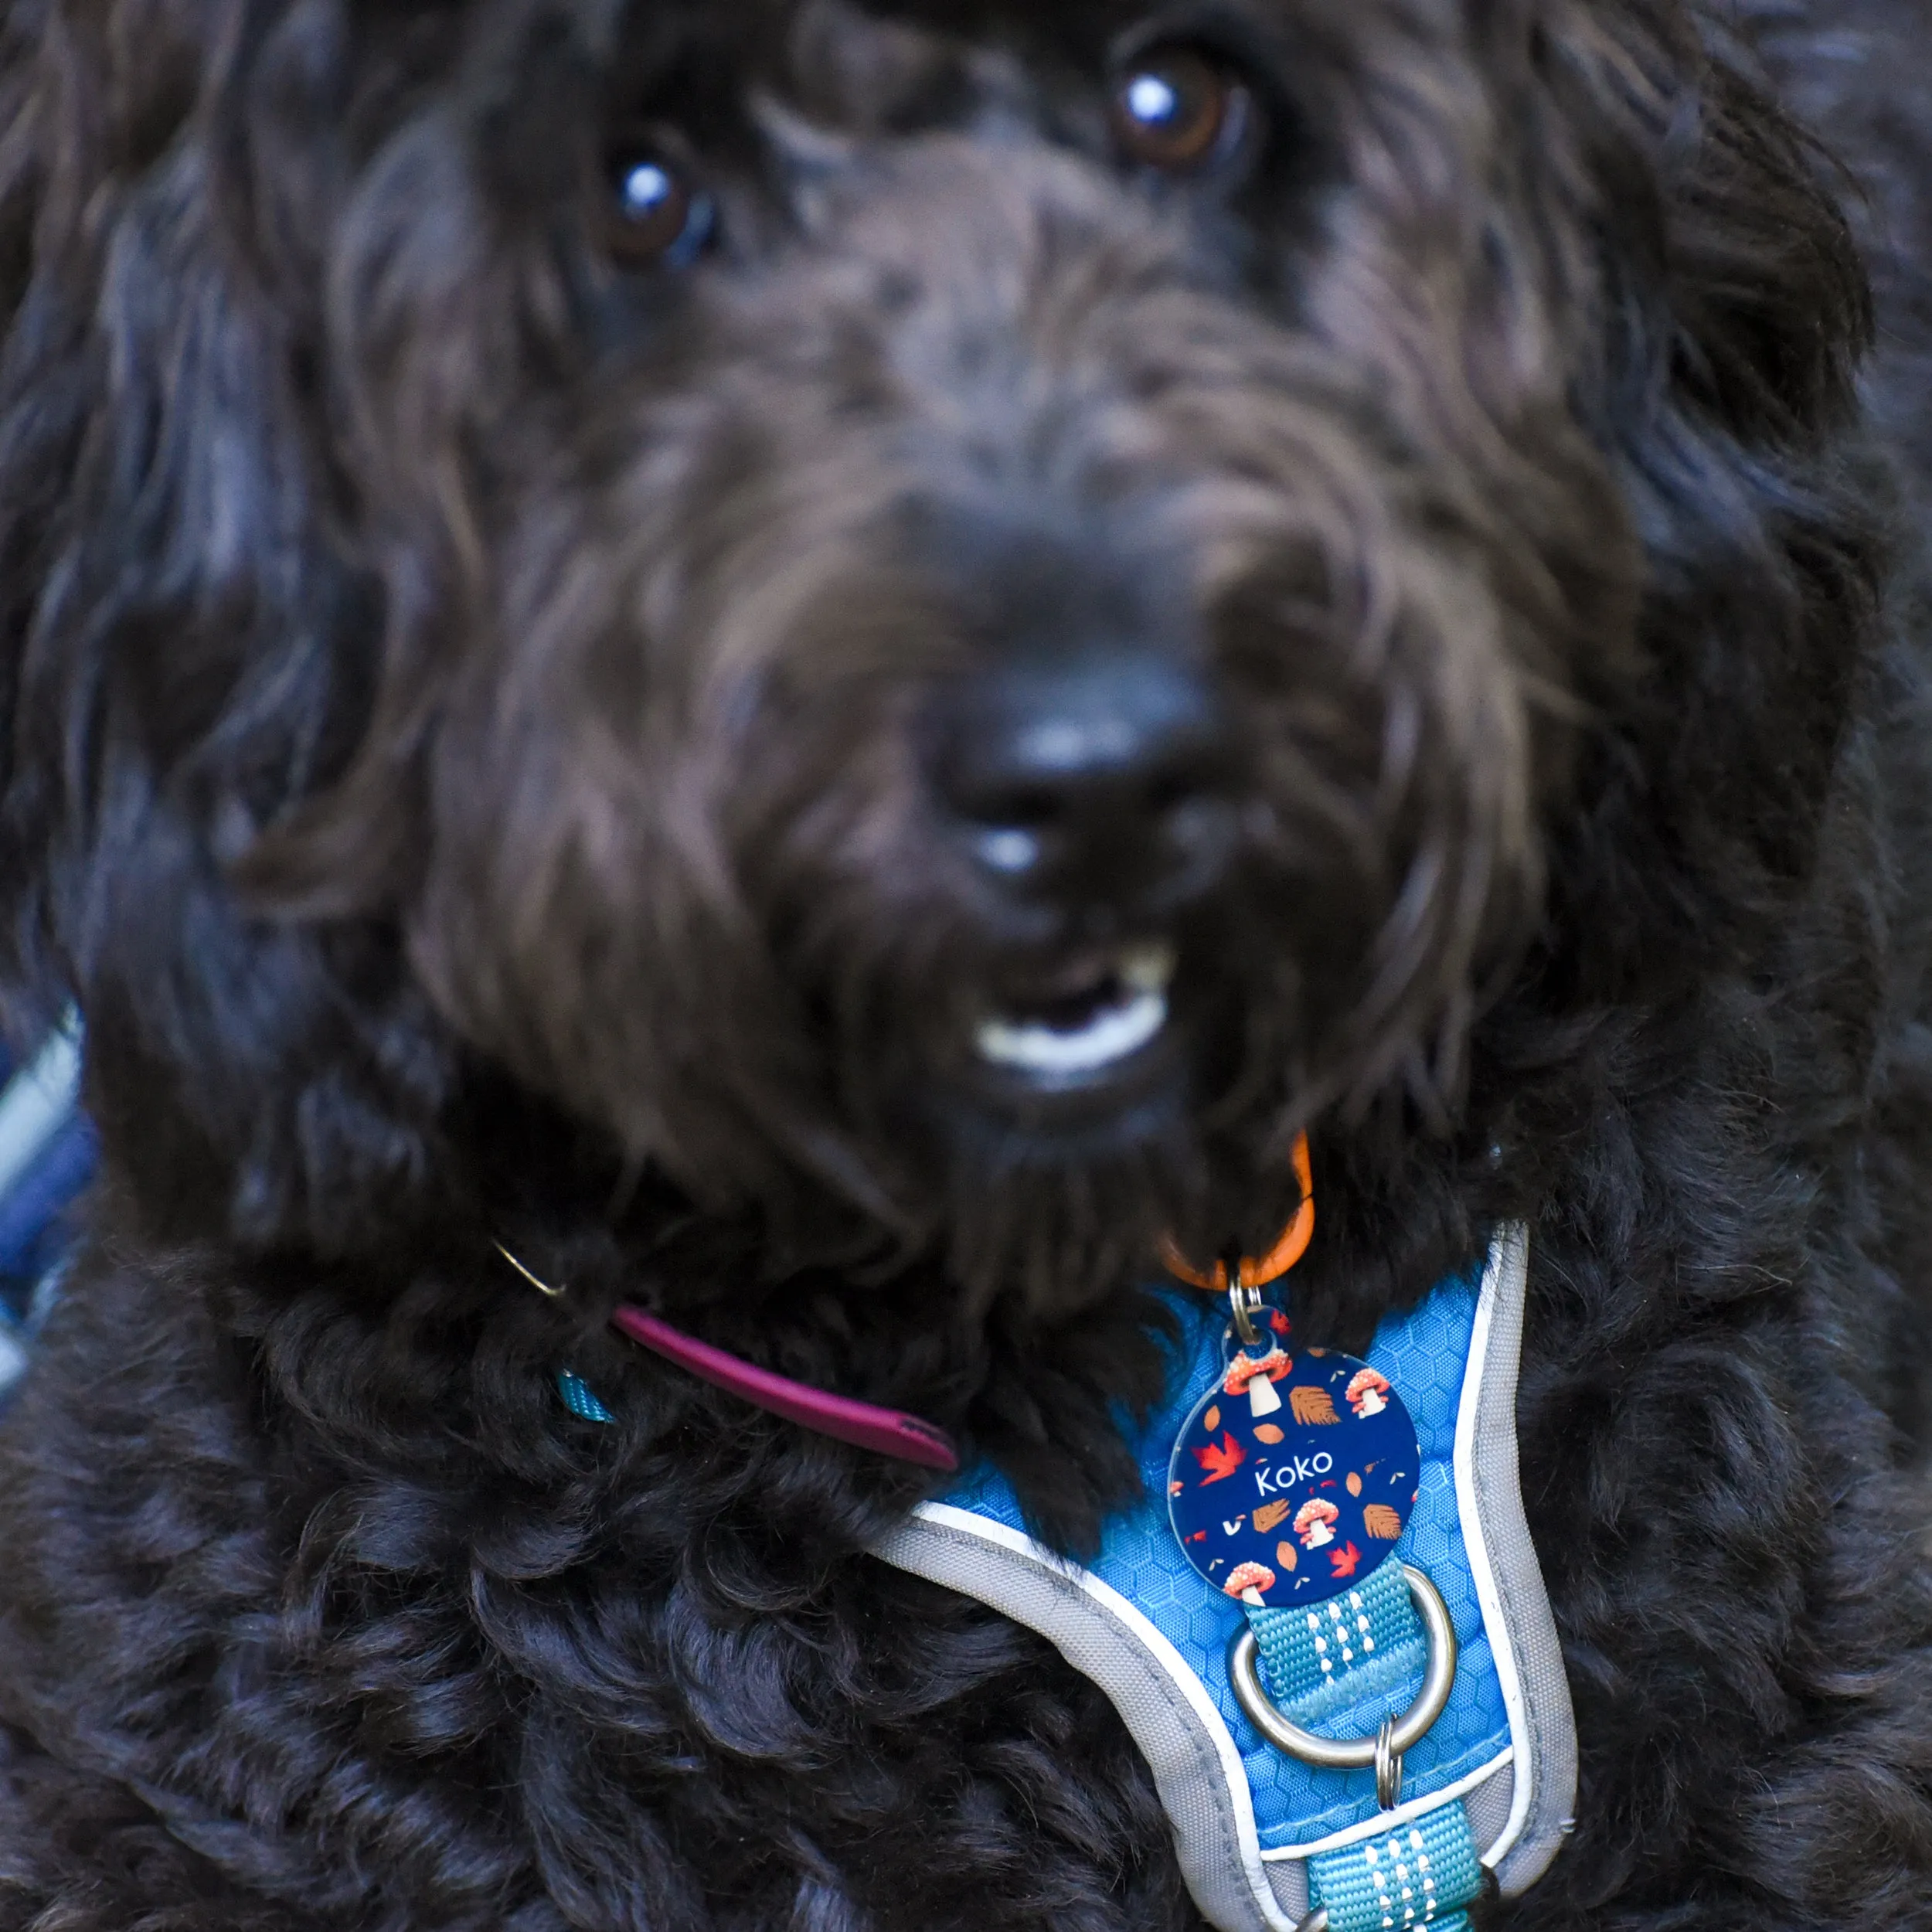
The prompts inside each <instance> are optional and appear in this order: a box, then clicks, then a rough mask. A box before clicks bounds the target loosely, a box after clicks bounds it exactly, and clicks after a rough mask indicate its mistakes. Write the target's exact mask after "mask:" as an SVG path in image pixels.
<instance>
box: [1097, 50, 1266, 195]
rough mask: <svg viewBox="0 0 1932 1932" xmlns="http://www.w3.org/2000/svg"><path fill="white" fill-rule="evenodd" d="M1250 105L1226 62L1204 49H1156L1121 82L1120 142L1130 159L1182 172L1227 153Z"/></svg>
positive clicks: (1116, 109) (1116, 105)
mask: <svg viewBox="0 0 1932 1932" xmlns="http://www.w3.org/2000/svg"><path fill="white" fill-rule="evenodd" d="M1247 107H1248V97H1247V89H1246V88H1245V87H1243V86H1242V85H1241V83H1240V81H1238V80H1236V78H1235V77H1234V76H1233V74H1232V73H1230V71H1229V70H1228V68H1227V66H1226V63H1223V62H1221V61H1218V60H1215V59H1214V58H1213V56H1211V55H1209V54H1206V53H1202V52H1201V51H1200V50H1199V49H1198V48H1194V47H1184V46H1162V47H1155V48H1152V49H1150V50H1149V51H1148V52H1147V53H1144V54H1141V55H1139V56H1137V57H1136V58H1135V59H1134V60H1133V61H1132V62H1131V63H1130V64H1129V65H1128V66H1127V68H1126V69H1125V70H1124V71H1123V72H1122V73H1121V76H1120V77H1119V79H1118V80H1117V82H1116V83H1115V85H1114V100H1113V121H1114V140H1115V141H1116V142H1117V144H1118V145H1119V148H1120V150H1121V153H1122V154H1123V155H1125V156H1126V157H1127V158H1128V160H1130V161H1136V162H1141V164H1142V165H1145V166H1147V167H1150V168H1164V169H1165V170H1167V171H1168V172H1170V173H1179V172H1184V171H1185V170H1186V169H1189V168H1199V167H1200V166H1202V165H1203V164H1204V163H1206V162H1210V161H1213V160H1216V159H1217V158H1219V157H1220V156H1221V155H1225V154H1226V152H1227V151H1228V150H1229V148H1230V147H1231V146H1232V145H1233V143H1234V142H1235V141H1236V140H1237V139H1239V138H1240V132H1241V127H1242V123H1243V121H1244V119H1245V118H1246V116H1247Z"/></svg>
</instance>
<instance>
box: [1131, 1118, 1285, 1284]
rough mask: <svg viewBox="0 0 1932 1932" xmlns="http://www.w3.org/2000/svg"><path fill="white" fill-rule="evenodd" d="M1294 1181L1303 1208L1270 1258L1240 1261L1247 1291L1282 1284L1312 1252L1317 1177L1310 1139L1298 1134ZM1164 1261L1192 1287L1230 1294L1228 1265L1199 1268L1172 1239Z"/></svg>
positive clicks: (1163, 1248)
mask: <svg viewBox="0 0 1932 1932" xmlns="http://www.w3.org/2000/svg"><path fill="white" fill-rule="evenodd" d="M1293 1159H1294V1177H1295V1179H1297V1180H1298V1181H1299V1182H1301V1206H1299V1207H1298V1208H1297V1209H1295V1211H1294V1219H1293V1220H1291V1222H1290V1223H1288V1225H1287V1226H1286V1227H1285V1228H1284V1229H1283V1230H1281V1239H1280V1240H1278V1241H1277V1242H1276V1243H1275V1244H1274V1247H1271V1248H1270V1249H1269V1250H1268V1251H1267V1253H1266V1254H1264V1255H1261V1256H1260V1257H1256V1256H1254V1255H1251V1254H1244V1255H1243V1256H1242V1257H1241V1261H1240V1284H1239V1285H1240V1286H1241V1287H1244V1288H1264V1287H1267V1284H1269V1283H1270V1281H1280V1280H1281V1277H1282V1276H1283V1275H1284V1274H1287V1271H1288V1270H1289V1269H1291V1267H1294V1264H1296V1262H1298V1261H1299V1260H1301V1257H1302V1256H1303V1255H1304V1254H1306V1253H1308V1243H1309V1242H1310V1241H1311V1240H1314V1238H1315V1175H1314V1173H1313V1171H1312V1170H1311V1168H1310V1166H1309V1165H1308V1135H1307V1134H1296V1136H1295V1137H1294V1155H1293ZM1161 1259H1162V1261H1163V1262H1165V1264H1166V1265H1167V1268H1168V1273H1170V1274H1173V1275H1175V1277H1178V1278H1179V1280H1181V1281H1185V1282H1186V1283H1187V1284H1189V1286H1190V1287H1196V1288H1206V1289H1207V1290H1209V1291H1210V1292H1211V1293H1213V1294H1226V1292H1227V1291H1228V1287H1229V1282H1228V1265H1227V1264H1226V1262H1225V1261H1217V1262H1216V1263H1215V1264H1214V1266H1213V1268H1212V1269H1204V1268H1197V1267H1195V1266H1194V1264H1192V1262H1191V1261H1189V1260H1188V1258H1187V1257H1186V1256H1185V1255H1184V1254H1183V1253H1182V1252H1181V1250H1179V1248H1178V1247H1175V1245H1174V1243H1173V1241H1172V1240H1171V1239H1170V1240H1165V1241H1163V1242H1162V1243H1161Z"/></svg>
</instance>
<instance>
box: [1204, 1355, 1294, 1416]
mask: <svg viewBox="0 0 1932 1932" xmlns="http://www.w3.org/2000/svg"><path fill="white" fill-rule="evenodd" d="M1293 1367H1294V1362H1293V1361H1292V1360H1291V1359H1290V1358H1289V1357H1288V1356H1287V1355H1285V1354H1284V1353H1283V1352H1282V1351H1281V1349H1270V1350H1269V1351H1268V1352H1267V1354H1266V1355H1236V1357H1235V1358H1234V1359H1233V1361H1232V1362H1230V1363H1229V1364H1228V1373H1227V1379H1226V1381H1225V1382H1223V1383H1222V1384H1221V1393H1223V1395H1228V1396H1238V1395H1240V1393H1242V1391H1243V1389H1245V1390H1246V1391H1247V1398H1248V1410H1249V1412H1250V1414H1253V1415H1257V1416H1271V1415H1273V1414H1274V1412H1275V1410H1277V1409H1278V1408H1280V1407H1281V1397H1280V1396H1278V1395H1277V1394H1276V1393H1274V1385H1275V1383H1277V1382H1279V1381H1280V1380H1281V1378H1282V1377H1283V1376H1284V1375H1286V1374H1287V1372H1288V1371H1289V1370H1290V1369H1292V1368H1293Z"/></svg>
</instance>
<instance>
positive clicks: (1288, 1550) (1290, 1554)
mask: <svg viewBox="0 0 1932 1932" xmlns="http://www.w3.org/2000/svg"><path fill="white" fill-rule="evenodd" d="M1274 1560H1275V1561H1276V1562H1277V1563H1279V1564H1280V1565H1281V1567H1282V1568H1283V1569H1284V1570H1292V1569H1294V1566H1295V1565H1296V1563H1298V1562H1299V1561H1300V1560H1301V1559H1300V1558H1299V1557H1298V1556H1296V1554H1295V1550H1294V1544H1293V1543H1277V1544H1276V1545H1275V1546H1274Z"/></svg>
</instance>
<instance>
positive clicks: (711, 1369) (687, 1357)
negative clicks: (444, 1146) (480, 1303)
mask: <svg viewBox="0 0 1932 1932" xmlns="http://www.w3.org/2000/svg"><path fill="white" fill-rule="evenodd" d="M496 1251H497V1253H498V1254H500V1255H502V1257H503V1258H504V1260H506V1261H507V1262H509V1264H510V1266H511V1267H513V1268H515V1270H516V1271H517V1273H518V1274H520V1275H522V1277H523V1278H524V1280H525V1281H527V1282H529V1284H530V1286H531V1287H533V1288H535V1289H536V1290H537V1291H539V1293H540V1294H546V1295H548V1296H549V1297H550V1298H551V1299H552V1300H553V1301H556V1300H560V1299H561V1298H562V1297H563V1289H561V1288H556V1287H552V1286H551V1285H550V1284H549V1282H547V1281H545V1280H544V1279H543V1277H542V1276H541V1275H540V1274H534V1273H532V1271H531V1270H529V1268H526V1267H525V1266H524V1265H523V1264H522V1262H521V1261H519V1260H518V1259H517V1258H516V1257H515V1255H514V1254H512V1253H511V1252H510V1250H509V1249H508V1248H506V1247H505V1246H504V1245H503V1243H502V1242H501V1241H499V1242H498V1243H496ZM611 1327H612V1328H615V1329H616V1330H617V1332H619V1333H620V1334H621V1335H628V1336H629V1337H630V1338H631V1340H632V1341H633V1342H637V1343H638V1345H640V1346H641V1347H643V1348H646V1349H649V1350H650V1351H651V1353H652V1354H653V1355H662V1356H663V1357H664V1359H665V1361H667V1362H675V1363H676V1364H677V1365H678V1366H679V1368H681V1369H684V1370H685V1371H686V1372H688V1373H689V1374H692V1375H694V1376H697V1377H698V1379H699V1380H700V1381H702V1382H708V1383H710V1384H711V1385H712V1386H713V1388H717V1389H726V1390H727V1391H728V1392H729V1393H731V1394H733V1395H734V1396H743V1398H744V1400H746V1401H747V1402H749V1403H754V1404H755V1405H756V1406H757V1407H759V1408H760V1409H769V1410H770V1411H771V1413H773V1414H774V1416H783V1417H784V1418H785V1419H786V1420H787V1421H788V1422H795V1423H798V1426H799V1427H801V1429H810V1430H815V1432H816V1433H817V1434H819V1435H821V1436H833V1437H837V1438H838V1440H839V1441H841V1442H849V1443H851V1444H853V1445H854V1446H855V1447H857V1448H860V1449H871V1450H875V1451H877V1452H878V1454H880V1455H882V1456H895V1457H896V1458H898V1459H899V1461H901V1462H916V1463H917V1464H920V1467H921V1468H927V1469H943V1470H944V1471H946V1473H947V1475H951V1474H952V1473H953V1472H954V1471H955V1470H957V1468H958V1467H959V1451H958V1450H957V1449H956V1448H955V1447H954V1446H953V1439H952V1437H951V1436H949V1435H947V1433H946V1431H945V1430H944V1429H940V1428H937V1427H935V1426H934V1424H933V1423H930V1422H922V1421H921V1420H920V1419H919V1417H917V1416H909V1415H907V1414H906V1412H905V1411H904V1410H903V1409H882V1408H880V1407H879V1406H877V1405H876V1403H870V1402H855V1401H853V1400H852V1398H851V1397H850V1396H833V1395H828V1394H826V1393H825V1390H824V1389H814V1388H812V1387H811V1386H808V1384H807V1383H802V1382H794V1381H793V1380H792V1379H791V1376H781V1375H774V1373H773V1372H772V1371H771V1370H770V1369H760V1368H759V1367H757V1366H756V1365H755V1364H753V1363H752V1362H743V1361H740V1359H739V1358H738V1357H737V1356H736V1355H727V1354H726V1352H725V1351H724V1350H723V1349H714V1348H713V1346H712V1345H711V1344H710V1343H709V1342H700V1341H699V1339H698V1338H697V1337H696V1336H695V1335H686V1334H685V1332H684V1331H683V1330H682V1328H673V1327H672V1325H671V1324H670V1323H669V1322H668V1321H665V1320H663V1319H662V1318H661V1317H660V1316H658V1315H647V1314H646V1313H645V1311H644V1310H643V1309H642V1308H630V1307H628V1306H624V1307H620V1308H618V1309H617V1311H616V1312H615V1313H614V1315H612V1316H611ZM585 1393H586V1395H587V1396H588V1398H589V1400H590V1402H591V1403H592V1404H593V1405H594V1410H595V1411H596V1413H594V1415H593V1416H592V1419H593V1420H597V1421H609V1420H612V1419H613V1418H612V1417H610V1415H609V1414H608V1413H606V1412H604V1405H603V1404H602V1403H599V1402H597V1400H596V1398H595V1396H590V1392H589V1391H588V1390H586V1391H585ZM580 1413H586V1414H590V1413H591V1412H590V1411H588V1410H586V1411H580Z"/></svg>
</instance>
